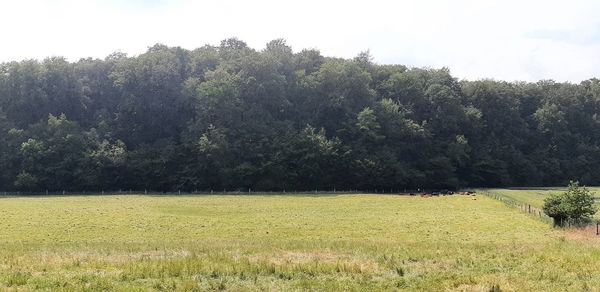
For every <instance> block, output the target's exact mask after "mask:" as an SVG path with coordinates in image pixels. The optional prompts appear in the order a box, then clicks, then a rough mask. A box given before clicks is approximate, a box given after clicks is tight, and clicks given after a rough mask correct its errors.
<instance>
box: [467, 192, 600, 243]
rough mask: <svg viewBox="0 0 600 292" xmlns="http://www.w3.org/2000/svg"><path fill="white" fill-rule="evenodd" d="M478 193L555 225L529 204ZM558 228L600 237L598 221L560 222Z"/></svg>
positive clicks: (488, 193) (487, 193) (491, 194)
mask: <svg viewBox="0 0 600 292" xmlns="http://www.w3.org/2000/svg"><path fill="white" fill-rule="evenodd" d="M479 192H480V193H481V194H483V195H485V196H487V197H490V198H493V199H496V200H498V201H501V202H503V203H504V204H506V205H507V206H510V207H513V208H518V209H519V210H521V211H523V212H527V213H528V214H531V215H532V216H534V217H536V218H538V219H540V220H542V221H544V222H546V223H549V224H552V225H555V223H554V219H552V217H550V216H548V215H546V214H545V213H544V211H543V210H542V209H539V208H536V207H533V206H531V204H526V203H523V202H519V201H517V200H515V199H513V198H509V197H506V196H503V195H499V194H493V193H490V192H487V191H485V190H479ZM560 226H563V227H566V228H571V227H579V228H583V229H589V230H590V232H591V233H594V234H595V235H597V236H600V222H598V221H596V222H584V223H582V222H574V221H570V220H567V221H564V222H560Z"/></svg>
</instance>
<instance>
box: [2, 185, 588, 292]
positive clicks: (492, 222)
mask: <svg viewBox="0 0 600 292" xmlns="http://www.w3.org/2000/svg"><path fill="white" fill-rule="evenodd" d="M0 214H1V218H2V219H1V220H0V247H1V248H0V288H2V289H18V290H33V289H50V290H81V289H86V290H140V291H142V290H144V291H145V290H182V291H184V290H286V291H287V290H305V289H311V290H355V291H364V290H366V289H368V290H390V289H406V290H457V291H460V290H463V291H464V290H467V291H468V290H473V291H480V290H484V291H487V290H488V289H490V288H492V287H500V289H502V290H505V291H511V290H520V291H523V290H540V289H541V290H556V291H564V290H581V289H588V288H593V287H600V265H598V264H597V263H598V262H599V261H600V249H599V247H600V245H598V244H597V243H596V242H595V241H575V240H570V239H568V237H567V238H566V239H565V237H564V236H563V233H561V232H560V231H557V230H554V229H552V228H551V227H550V226H549V225H547V224H544V223H542V222H540V221H538V220H535V219H532V218H531V217H529V216H527V215H526V214H523V213H521V212H519V211H518V210H516V209H512V208H507V207H506V206H504V204H503V203H501V202H498V201H496V200H493V199H490V198H486V197H481V196H478V197H476V199H474V198H472V197H466V196H451V197H434V198H420V197H408V196H391V195H336V196H334V195H324V196H312V195H296V196H284V195H282V196H274V195H269V196H260V195H252V196H245V195H244V196H141V195H140V196H136V195H131V196H75V197H72V196H69V197H15V198H3V199H0Z"/></svg>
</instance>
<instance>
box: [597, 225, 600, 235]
mask: <svg viewBox="0 0 600 292" xmlns="http://www.w3.org/2000/svg"><path fill="white" fill-rule="evenodd" d="M599 225H600V223H597V222H596V235H600V230H599V229H598V226H599Z"/></svg>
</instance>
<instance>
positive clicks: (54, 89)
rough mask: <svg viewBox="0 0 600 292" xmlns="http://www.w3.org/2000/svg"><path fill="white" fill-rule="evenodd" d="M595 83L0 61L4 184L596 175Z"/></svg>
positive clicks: (261, 61)
mask: <svg viewBox="0 0 600 292" xmlns="http://www.w3.org/2000/svg"><path fill="white" fill-rule="evenodd" d="M598 113H600V80H598V79H590V80H587V81H583V82H581V83H580V84H571V83H557V82H554V81H550V80H545V81H539V82H536V83H526V82H503V81H494V80H480V81H460V80H458V79H457V78H454V77H452V75H451V74H450V72H449V70H448V69H446V68H442V69H423V68H408V67H406V66H402V65H386V64H375V63H373V62H372V58H371V57H370V55H369V53H368V52H364V53H360V54H358V56H357V57H355V58H353V59H341V58H330V57H324V56H322V55H321V54H320V52H319V51H318V50H315V49H305V50H302V51H299V52H297V53H294V52H293V51H292V49H291V48H290V47H289V46H288V45H286V43H285V41H283V40H274V41H271V42H269V43H268V44H267V45H266V48H265V49H263V50H260V51H258V50H255V49H252V48H250V47H248V46H247V44H246V43H244V42H243V41H240V40H238V39H235V38H234V39H227V40H224V41H222V42H221V44H220V45H219V46H209V45H207V46H204V47H201V48H198V49H195V50H192V51H190V50H186V49H182V48H179V47H167V46H164V45H160V44H157V45H154V46H153V47H150V48H149V49H148V50H147V52H146V53H144V54H141V55H139V56H134V57H128V56H126V55H124V54H121V53H114V54H111V55H110V56H108V57H106V58H105V59H104V60H101V59H91V58H88V59H81V60H79V61H77V62H69V61H67V60H66V59H64V58H60V57H52V58H47V59H45V60H43V61H38V60H25V61H21V62H9V63H3V64H1V65H0V190H23V191H42V190H51V191H58V190H73V191H82V190H90V191H91V190H118V189H134V190H144V189H148V190H157V191H159V190H160V191H169V190H178V189H181V190H187V191H190V190H210V189H219V190H223V189H227V190H235V189H244V190H247V189H248V188H251V189H252V190H284V189H285V190H315V189H319V190H328V189H334V188H337V189H350V188H352V189H362V190H374V189H388V190H389V189H403V188H409V189H414V188H456V187H474V186H482V187H483V186H486V187H490V186H552V185H562V184H565V183H566V182H568V181H569V180H570V179H576V180H579V181H581V182H582V183H584V184H588V185H598V184H600V170H598V168H599V166H600V116H599V115H598Z"/></svg>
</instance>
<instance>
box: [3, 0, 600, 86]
mask: <svg viewBox="0 0 600 292" xmlns="http://www.w3.org/2000/svg"><path fill="white" fill-rule="evenodd" d="M599 12H600V1H595V0H569V1H552V0H546V1H541V0H540V1H537V0H527V1H525V0H503V1H482V0H479V1H475V0H473V1H469V0H420V1H419V0H414V1H413V0H410V1H400V0H397V1H380V0H368V1H326V0H316V1H314V0H302V1H283V0H272V1H260V0H252V1H247V0H246V1H244V0H239V1H238V0H235V1H234V0H229V1H228V0H214V1H187V0H175V1H166V0H164V1H163V0H147V1H142V0H130V1H116V0H114V1H112V0H108V1H107V0H92V1H85V0H79V1H66V0H61V1H58V0H57V1H52V0H47V1H41V0H39V1H29V0H14V1H7V0H0V13H1V14H0V32H1V34H0V37H1V39H2V41H1V42H0V61H1V62H5V61H13V60H22V59H26V58H37V59H42V58H44V57H47V56H65V57H67V58H68V59H69V60H71V61H77V60H78V59H79V58H82V57H97V58H104V57H105V56H106V55H108V54H110V53H112V52H115V51H121V52H124V53H127V54H128V55H136V54H139V53H142V52H144V51H145V50H146V48H147V47H149V46H151V45H153V44H155V43H163V44H166V45H169V46H182V47H184V48H187V49H193V48H196V47H200V46H202V45H204V44H213V45H217V44H218V43H219V42H220V41H221V40H222V39H224V38H228V37H234V36H235V37H238V38H240V39H241V40H244V41H246V42H247V43H248V44H249V45H250V46H251V47H253V48H256V49H262V48H263V47H264V45H265V44H266V43H267V42H268V41H269V40H272V39H276V38H284V39H286V40H287V43H288V44H289V45H291V46H292V48H293V49H294V51H296V52H297V51H299V50H301V49H303V48H316V49H319V50H320V51H321V53H322V54H323V55H325V56H337V57H345V58H350V57H353V56H356V55H357V54H358V53H359V52H361V51H364V50H370V52H371V55H372V56H373V57H374V60H375V62H377V63H394V64H404V65H408V66H417V67H434V68H439V67H443V66H445V67H449V68H450V70H451V72H452V73H453V74H454V75H455V76H457V77H459V78H461V79H470V80H473V79H481V78H494V79H500V80H508V81H514V80H527V81H535V80H539V79H554V80H558V81H572V82H579V81H581V80H585V79H588V78H591V77H594V76H596V77H600V17H598V13H599Z"/></svg>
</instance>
